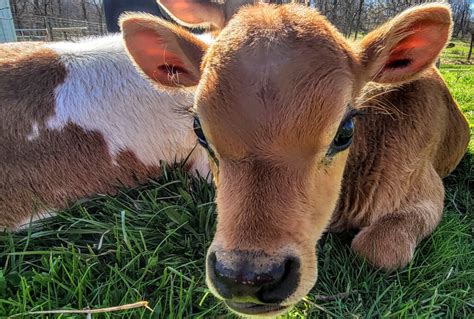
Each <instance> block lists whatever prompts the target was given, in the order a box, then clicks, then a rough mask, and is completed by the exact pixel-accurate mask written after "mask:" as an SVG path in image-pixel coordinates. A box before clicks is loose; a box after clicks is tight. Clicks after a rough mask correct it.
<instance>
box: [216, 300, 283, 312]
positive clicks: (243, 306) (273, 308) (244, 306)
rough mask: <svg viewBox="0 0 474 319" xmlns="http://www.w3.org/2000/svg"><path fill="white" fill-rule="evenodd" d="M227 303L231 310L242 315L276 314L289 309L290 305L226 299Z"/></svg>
mask: <svg viewBox="0 0 474 319" xmlns="http://www.w3.org/2000/svg"><path fill="white" fill-rule="evenodd" d="M225 304H226V305H227V307H229V308H230V309H231V310H233V311H235V312H237V313H238V314H242V315H254V316H255V315H260V316H272V315H274V316H276V315H278V314H281V313H284V312H286V311H288V309H289V308H290V306H283V305H280V304H257V303H252V302H235V301H231V300H226V301H225Z"/></svg>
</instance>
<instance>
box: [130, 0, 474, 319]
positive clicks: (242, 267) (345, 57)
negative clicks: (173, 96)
mask: <svg viewBox="0 0 474 319" xmlns="http://www.w3.org/2000/svg"><path fill="white" fill-rule="evenodd" d="M176 3H179V4H181V5H182V8H186V10H185V11H187V12H189V9H190V8H192V6H203V5H205V2H203V1H192V0H190V1H186V0H181V1H176ZM209 5H210V6H212V8H211V9H210V12H211V11H212V15H211V16H212V17H214V19H217V20H216V21H217V22H215V23H214V25H216V26H222V25H224V24H225V23H223V22H222V21H226V19H227V18H228V16H227V15H226V13H225V10H223V9H224V8H225V6H222V5H221V6H219V7H218V10H217V11H219V10H220V16H218V18H215V16H216V14H217V13H216V12H217V11H216V7H215V5H211V4H209ZM175 9H176V8H175ZM178 9H179V8H178ZM170 12H173V13H174V14H175V15H177V16H178V19H179V20H183V21H184V20H186V19H185V18H180V17H179V15H180V11H179V10H174V11H172V10H170ZM188 22H189V21H188ZM192 22H193V23H195V24H201V23H203V22H206V21H192ZM122 28H123V31H124V39H125V42H126V46H127V48H128V51H129V53H130V55H131V56H132V58H133V60H134V61H135V62H136V64H137V65H138V66H139V67H140V68H141V69H142V70H143V72H144V73H145V74H147V75H148V76H149V78H151V79H152V80H153V81H155V82H156V83H159V84H161V85H166V86H174V87H181V86H193V85H196V84H198V88H197V91H196V97H195V107H194V111H195V116H196V120H195V130H196V134H197V135H198V138H199V139H200V141H201V144H203V145H204V146H205V147H206V148H207V150H208V152H209V154H210V155H211V163H212V165H211V166H212V170H213V173H214V179H215V184H216V187H217V199H216V202H217V210H218V225H217V232H216V234H215V237H214V241H213V243H212V245H211V247H210V248H209V252H208V257H207V281H208V285H209V287H210V289H211V290H212V291H213V292H214V294H215V295H216V296H218V297H220V298H222V299H224V300H225V302H226V304H227V305H228V306H229V307H230V308H231V309H232V310H234V311H236V312H238V313H240V314H245V315H275V314H278V313H282V312H284V311H286V310H287V309H288V308H289V307H291V306H292V305H294V304H295V303H296V302H298V301H299V300H301V298H303V297H304V296H305V295H306V294H307V293H308V291H309V290H310V289H311V287H312V286H313V285H314V283H315V281H316V277H317V268H316V249H315V244H316V242H317V241H318V239H319V238H320V237H321V234H322V233H323V232H324V231H326V230H328V229H329V230H334V231H342V230H345V229H359V230H360V232H359V233H358V235H357V236H356V237H355V238H354V240H353V242H352V247H353V248H354V250H355V251H356V252H357V253H358V254H359V255H361V256H363V257H365V258H366V259H367V260H368V261H369V262H371V263H372V264H374V265H375V266H378V267H382V268H385V269H394V268H398V267H401V266H404V265H406V264H407V263H408V262H409V261H410V260H411V259H412V257H413V252H414V249H415V247H416V245H417V244H418V242H419V241H420V240H421V239H423V238H424V237H426V236H427V235H429V234H430V233H431V232H432V231H433V229H434V228H435V227H436V225H437V224H438V223H439V221H440V219H441V215H442V211H443V197H444V188H443V184H442V181H441V178H442V177H444V176H446V175H447V174H448V173H449V172H451V171H452V170H453V169H454V168H455V167H456V165H457V164H458V163H459V161H460V160H461V158H462V156H463V154H464V152H465V149H466V146H467V143H468V140H469V133H468V127H467V123H466V120H465V118H464V117H463V115H462V114H461V112H460V111H459V109H458V107H457V105H456V103H455V102H454V100H453V98H452V97H451V95H450V93H449V91H448V89H447V87H446V84H445V83H444V81H443V80H442V78H441V77H440V75H439V73H438V72H437V70H436V69H435V68H434V67H433V63H434V61H435V60H436V58H437V57H438V55H439V53H440V52H441V50H442V49H443V48H444V46H445V44H446V42H447V41H448V39H449V37H450V33H451V14H450V9H449V7H448V6H446V5H442V4H431V5H425V6H420V7H415V8H413V9H410V10H407V11H405V12H403V13H402V14H400V15H399V16H397V17H395V18H394V19H393V20H391V21H389V22H388V23H386V24H385V25H383V26H381V27H379V28H378V29H376V30H375V31H373V32H371V33H370V34H368V35H367V36H366V37H365V38H364V40H363V41H362V43H361V44H360V47H358V48H356V47H355V46H354V45H352V44H351V43H349V42H348V41H347V40H346V39H344V38H343V37H342V35H340V34H339V33H338V32H337V31H336V30H335V28H334V27H333V26H332V25H331V24H330V23H329V22H328V21H327V20H326V19H325V18H324V17H323V16H321V15H320V14H319V13H318V12H316V11H314V10H311V9H308V8H306V7H303V6H297V5H285V6H279V7H278V6H273V5H257V6H250V7H246V8H244V9H241V10H240V11H239V12H238V13H237V14H236V15H235V16H234V17H233V18H232V19H230V21H229V22H228V24H227V25H226V26H225V27H224V29H223V30H222V32H221V33H220V34H219V36H218V38H217V40H216V42H215V43H213V44H212V45H211V46H210V47H209V48H208V49H207V50H204V48H203V47H202V46H201V45H199V42H198V41H197V39H195V38H194V36H193V35H191V34H190V33H187V32H186V31H184V30H181V29H179V28H176V27H172V26H171V25H169V24H167V23H165V22H163V21H161V20H160V19H157V18H153V17H151V16H140V15H134V16H129V17H125V18H124V19H123V21H122ZM170 70H172V72H171V71H170ZM361 113H363V114H361ZM358 115H362V116H358ZM201 125H202V127H201Z"/></svg>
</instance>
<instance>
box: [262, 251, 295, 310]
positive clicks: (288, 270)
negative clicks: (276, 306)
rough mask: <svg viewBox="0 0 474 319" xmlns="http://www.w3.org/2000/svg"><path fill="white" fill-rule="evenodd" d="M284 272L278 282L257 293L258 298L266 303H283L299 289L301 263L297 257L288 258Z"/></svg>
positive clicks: (275, 281)
mask: <svg viewBox="0 0 474 319" xmlns="http://www.w3.org/2000/svg"><path fill="white" fill-rule="evenodd" d="M283 265H284V266H283V267H282V268H283V272H281V275H279V276H278V280H274V281H273V282H272V283H270V284H267V285H265V286H263V287H261V289H260V290H259V291H258V292H257V298H258V299H259V300H260V301H261V302H264V303H281V302H282V301H284V300H285V299H286V298H288V297H289V296H290V295H291V294H292V293H293V292H294V291H295V290H296V288H297V287H298V283H299V278H300V262H299V259H297V258H295V257H289V258H286V260H285V262H284V264H283Z"/></svg>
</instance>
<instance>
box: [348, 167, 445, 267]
mask: <svg viewBox="0 0 474 319" xmlns="http://www.w3.org/2000/svg"><path fill="white" fill-rule="evenodd" d="M410 189H411V191H409V192H408V193H407V198H406V200H404V201H403V204H402V205H401V207H400V208H399V209H397V210H396V211H392V212H388V213H386V214H383V215H379V217H378V218H377V219H375V220H374V221H373V222H372V223H371V224H370V225H369V226H367V227H365V228H362V229H361V231H360V232H359V233H358V234H357V235H356V237H355V238H354V239H353V241H352V248H353V249H354V250H355V251H356V252H357V254H359V255H360V256H362V257H364V258H365V259H366V260H367V261H368V262H369V263H371V264H372V265H374V266H376V267H380V268H384V269H387V270H393V269H397V268H400V267H404V266H405V265H407V264H408V263H409V262H410V261H411V259H412V258H413V253H414V251H415V247H416V245H417V244H418V243H419V242H420V241H421V240H422V239H423V238H425V237H426V236H428V235H429V234H430V233H431V232H432V231H433V229H434V228H435V227H436V226H437V225H438V223H439V221H440V219H441V216H442V213H443V201H444V187H443V184H442V181H441V178H440V177H439V176H438V174H437V173H436V172H435V170H434V169H433V167H432V166H431V165H430V167H429V168H428V169H426V170H425V171H424V173H422V174H420V175H418V178H417V179H416V182H414V185H413V186H412V187H411V188H410Z"/></svg>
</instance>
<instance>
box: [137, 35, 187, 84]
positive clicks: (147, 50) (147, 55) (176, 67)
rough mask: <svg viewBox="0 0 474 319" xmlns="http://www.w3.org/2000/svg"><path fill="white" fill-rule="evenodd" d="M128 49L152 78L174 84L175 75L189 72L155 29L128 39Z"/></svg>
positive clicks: (162, 82)
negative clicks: (168, 48)
mask: <svg viewBox="0 0 474 319" xmlns="http://www.w3.org/2000/svg"><path fill="white" fill-rule="evenodd" d="M128 42H129V44H128V49H129V51H130V53H131V54H132V56H133V57H134V59H135V61H136V63H137V64H138V65H139V66H140V68H141V69H142V70H143V72H145V74H146V75H148V76H149V77H150V78H151V79H152V80H154V81H156V82H159V83H161V84H164V85H173V84H172V83H171V82H172V81H176V79H173V77H174V76H175V75H178V74H182V73H184V74H187V73H188V72H187V71H186V68H185V65H184V63H183V61H182V60H181V59H180V58H179V57H178V56H177V55H176V54H174V53H173V52H171V51H169V50H167V44H166V43H165V42H164V41H163V40H162V39H161V38H160V37H158V36H157V35H156V33H154V32H153V31H142V32H137V33H136V34H134V35H133V36H132V37H131V38H130V39H129V40H128Z"/></svg>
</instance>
